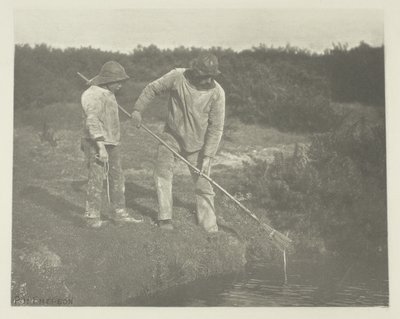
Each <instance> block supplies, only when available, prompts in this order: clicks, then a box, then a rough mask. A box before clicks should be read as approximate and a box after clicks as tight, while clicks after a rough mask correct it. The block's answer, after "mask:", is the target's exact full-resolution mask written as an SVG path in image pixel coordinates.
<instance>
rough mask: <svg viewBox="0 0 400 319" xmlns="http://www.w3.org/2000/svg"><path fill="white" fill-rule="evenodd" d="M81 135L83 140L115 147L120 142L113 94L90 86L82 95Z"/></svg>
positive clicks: (115, 101)
mask: <svg viewBox="0 0 400 319" xmlns="http://www.w3.org/2000/svg"><path fill="white" fill-rule="evenodd" d="M81 102H82V108H83V122H84V129H83V131H84V132H83V135H84V137H85V138H89V139H93V140H97V141H98V140H100V141H104V144H108V145H117V144H119V142H120V137H121V135H120V124H119V115H118V103H117V100H116V99H115V95H114V93H112V92H111V91H109V90H107V89H103V88H101V87H99V86H95V85H93V86H91V87H90V88H88V89H87V90H86V91H85V92H83V94H82V98H81Z"/></svg>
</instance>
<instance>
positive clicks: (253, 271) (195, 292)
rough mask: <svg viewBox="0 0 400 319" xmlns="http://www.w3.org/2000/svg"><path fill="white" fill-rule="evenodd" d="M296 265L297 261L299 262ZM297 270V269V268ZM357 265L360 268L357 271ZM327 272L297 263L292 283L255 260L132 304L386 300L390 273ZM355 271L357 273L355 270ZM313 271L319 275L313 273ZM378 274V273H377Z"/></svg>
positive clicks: (364, 303) (353, 303) (361, 302)
mask: <svg viewBox="0 0 400 319" xmlns="http://www.w3.org/2000/svg"><path fill="white" fill-rule="evenodd" d="M295 266H296V265H295ZM294 270H296V272H294ZM355 270H357V272H356V271H355ZM355 270H354V269H353V271H352V272H353V275H352V276H349V273H350V271H349V270H348V271H345V272H344V275H341V276H338V275H336V276H335V275H332V273H330V272H323V274H328V276H327V277H324V276H321V275H318V274H316V273H315V272H314V271H313V270H312V269H303V266H301V265H300V266H299V265H297V266H296V267H292V273H291V274H289V277H288V283H287V284H285V283H284V278H283V276H282V270H281V269H280V268H279V267H277V266H270V265H265V264H261V265H260V264H259V265H254V264H253V265H251V266H250V267H248V269H247V270H246V272H245V273H243V274H236V275H228V276H222V277H218V278H212V279H208V280H202V281H196V282H193V283H191V284H189V285H184V286H181V287H176V288H172V289H168V290H167V291H164V292H162V293H158V294H156V295H154V296H151V297H146V298H138V299H135V300H133V301H131V302H129V305H133V306H166V307H168V306H191V307H196V306H199V307H201V306H207V307H214V306H225V307H235V306H240V307H247V306H248V307H258V306H263V307H274V306H279V307H293V306H301V307H310V306H340V307H345V306H353V307H354V306H355V307H362V306H370V307H371V306H387V305H388V280H387V276H382V275H379V274H377V277H376V278H374V277H371V276H369V275H370V273H369V272H366V271H364V272H363V273H364V274H363V275H368V276H360V272H359V271H358V270H359V269H355ZM354 273H356V275H354ZM313 274H314V275H313ZM378 277H379V278H378Z"/></svg>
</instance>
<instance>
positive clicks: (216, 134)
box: [204, 88, 225, 157]
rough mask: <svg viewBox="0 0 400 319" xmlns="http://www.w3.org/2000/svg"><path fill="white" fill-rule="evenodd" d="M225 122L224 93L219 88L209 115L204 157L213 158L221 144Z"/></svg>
mask: <svg viewBox="0 0 400 319" xmlns="http://www.w3.org/2000/svg"><path fill="white" fill-rule="evenodd" d="M224 121H225V92H224V90H223V89H222V88H221V89H220V90H219V92H218V94H217V96H216V98H215V99H214V101H213V103H212V105H211V108H210V113H209V118H208V127H207V131H206V136H205V144H204V155H205V156H209V157H214V156H215V154H216V153H217V150H218V146H219V143H220V142H221V138H222V132H223V130H224Z"/></svg>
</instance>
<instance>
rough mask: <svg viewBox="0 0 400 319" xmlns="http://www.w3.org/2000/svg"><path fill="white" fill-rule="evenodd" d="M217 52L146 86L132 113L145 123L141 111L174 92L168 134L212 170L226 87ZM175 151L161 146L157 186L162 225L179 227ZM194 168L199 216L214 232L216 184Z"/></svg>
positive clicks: (175, 144) (188, 156) (171, 143)
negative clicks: (174, 212)
mask: <svg viewBox="0 0 400 319" xmlns="http://www.w3.org/2000/svg"><path fill="white" fill-rule="evenodd" d="M219 73H220V72H219V70H218V60H217V58H216V56H214V55H213V54H209V53H206V54H202V55H200V56H199V57H198V58H197V59H196V60H195V61H194V62H193V64H192V67H191V68H189V69H183V68H179V69H174V70H172V71H170V72H169V73H167V74H165V75H164V76H162V77H161V78H159V79H157V80H155V81H154V82H151V83H150V84H148V85H147V86H146V88H145V89H144V90H143V92H142V93H141V95H140V96H139V98H138V100H137V101H136V103H135V106H134V111H133V113H132V118H133V120H134V121H135V122H136V125H137V126H138V127H140V124H141V121H142V117H141V112H142V111H143V110H144V109H145V108H146V106H147V105H148V104H149V103H150V102H151V101H152V100H153V99H154V97H155V96H156V95H159V94H162V93H166V92H167V93H169V95H170V96H169V102H168V115H167V121H166V125H165V129H164V133H163V139H164V140H165V141H166V142H167V143H168V144H169V146H170V147H171V148H173V149H174V150H175V151H177V152H178V153H180V154H181V155H182V156H183V157H185V158H186V159H187V160H188V161H189V162H190V163H191V164H193V165H194V166H196V167H197V168H199V169H200V170H201V171H202V172H203V173H205V174H207V175H209V174H210V168H211V159H212V158H213V157H214V156H215V153H216V151H217V148H218V145H219V143H220V140H221V137H222V131H223V126H224V117H225V92H224V90H223V89H222V87H221V86H220V85H219V84H218V83H217V82H216V81H215V80H214V77H215V76H217V75H218V74H219ZM173 166H174V155H173V153H172V152H171V151H170V150H168V148H166V147H165V146H164V145H162V144H160V145H159V146H158V153H157V163H156V167H155V171H154V180H155V184H156V189H157V196H158V204H159V212H158V220H159V226H160V227H161V228H164V229H173V225H172V207H173V203H172V178H173ZM191 173H192V178H193V181H194V183H195V189H196V206H197V207H196V208H197V220H198V223H199V225H201V226H202V227H203V228H204V229H205V230H206V231H208V232H216V231H218V226H217V222H216V217H215V208H214V196H215V193H214V191H213V188H212V186H211V184H210V183H209V182H208V181H207V180H206V179H204V178H202V177H199V176H198V175H197V174H195V173H193V172H191Z"/></svg>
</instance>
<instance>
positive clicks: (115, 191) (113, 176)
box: [106, 146, 126, 210]
mask: <svg viewBox="0 0 400 319" xmlns="http://www.w3.org/2000/svg"><path fill="white" fill-rule="evenodd" d="M106 148H107V152H108V164H109V171H108V176H109V183H110V185H109V187H110V200H111V203H112V204H113V208H114V209H115V210H121V209H123V210H124V209H125V207H126V206H125V205H126V204H125V178H124V173H123V170H122V166H121V153H120V148H119V146H107V147H106Z"/></svg>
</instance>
